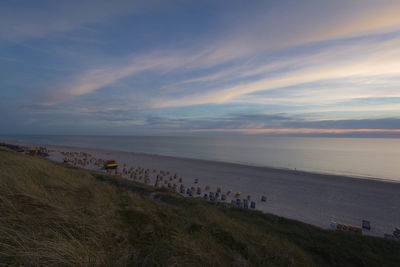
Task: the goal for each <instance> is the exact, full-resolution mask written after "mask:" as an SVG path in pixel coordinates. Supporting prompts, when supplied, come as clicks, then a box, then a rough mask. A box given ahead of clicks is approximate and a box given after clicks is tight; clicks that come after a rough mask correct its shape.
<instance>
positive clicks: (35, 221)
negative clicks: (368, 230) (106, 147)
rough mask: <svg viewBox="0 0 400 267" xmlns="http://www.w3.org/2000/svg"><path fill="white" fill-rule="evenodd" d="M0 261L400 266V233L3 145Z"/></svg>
mask: <svg viewBox="0 0 400 267" xmlns="http://www.w3.org/2000/svg"><path fill="white" fill-rule="evenodd" d="M0 263H2V264H5V265H15V266H18V265H28V266H30V265H33V266H35V265H44V266H49V265H63V266H69V265H70V266H126V265H130V266H131V265H132V266H137V265H140V266H147V265H162V266H170V265H177V266H399V264H400V242H396V241H390V240H384V239H381V238H373V237H368V236H361V235H357V234H353V233H344V232H343V233H341V232H332V231H327V230H322V229H319V228H317V227H314V226H311V225H308V224H305V223H301V222H298V221H294V220H289V219H285V218H282V217H278V216H274V215H269V214H263V213H261V212H258V211H252V210H244V209H239V208H235V207H231V206H230V205H224V204H217V203H211V202H207V201H204V200H202V199H188V198H184V197H182V196H180V195H178V194H175V193H171V192H168V191H166V190H161V189H160V190H156V189H155V188H153V187H150V186H145V185H143V184H139V183H135V182H130V181H127V180H124V179H121V178H117V177H113V176H109V175H106V174H104V173H100V172H93V171H88V170H84V169H78V168H74V167H70V166H67V165H63V164H60V163H55V162H52V161H50V160H47V159H43V158H38V157H32V156H27V155H23V154H19V153H17V152H13V151H10V150H6V149H3V148H0ZM0 265H1V264H0Z"/></svg>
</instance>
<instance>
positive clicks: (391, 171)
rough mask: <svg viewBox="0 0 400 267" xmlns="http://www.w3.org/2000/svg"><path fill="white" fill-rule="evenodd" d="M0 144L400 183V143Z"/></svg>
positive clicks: (238, 139) (177, 140)
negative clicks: (137, 154)
mask: <svg viewBox="0 0 400 267" xmlns="http://www.w3.org/2000/svg"><path fill="white" fill-rule="evenodd" d="M0 138H2V139H13V140H19V141H25V142H36V143H43V144H55V145H66V146H76V147H87V148H102V149H113V150H122V151H130V152H141V153H148V154H158V155H166V156H174V157H184V158H194V159H207V160H214V161H224V162H233V163H242V164H248V165H255V166H268V167H277V168H289V169H295V168H296V169H297V170H304V171H312V172H320V173H332V174H343V175H350V176H367V177H376V178H384V179H390V180H396V181H400V139H380V138H311V137H307V138H292V137H264V136H223V137H222V136H213V137H210V136H207V137H205V136H202V137H200V136H180V137H155V136H154V137H148V136H146V137H140V136H43V135H41V136H0Z"/></svg>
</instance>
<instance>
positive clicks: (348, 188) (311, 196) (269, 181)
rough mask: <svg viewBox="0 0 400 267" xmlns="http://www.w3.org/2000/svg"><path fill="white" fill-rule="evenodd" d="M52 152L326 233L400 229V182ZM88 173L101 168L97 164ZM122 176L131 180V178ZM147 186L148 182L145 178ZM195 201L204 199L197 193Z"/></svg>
mask: <svg viewBox="0 0 400 267" xmlns="http://www.w3.org/2000/svg"><path fill="white" fill-rule="evenodd" d="M14 143H17V144H25V145H26V144H27V143H21V142H14ZM46 147H48V148H49V149H52V150H55V151H56V152H53V153H50V158H51V159H53V160H55V161H62V158H63V155H62V154H61V153H60V151H66V152H67V151H74V152H86V153H89V154H91V155H92V156H93V157H96V158H102V159H105V160H107V159H113V160H116V161H117V162H118V163H119V164H120V166H121V167H122V166H123V165H124V164H126V166H127V169H129V168H131V167H134V168H138V167H139V166H140V167H141V168H144V169H145V170H146V169H147V168H148V169H149V170H153V169H156V170H157V172H156V173H154V172H153V171H151V172H149V176H148V179H149V181H148V182H149V183H150V184H153V185H154V184H155V182H156V177H157V174H159V172H163V174H164V179H167V180H169V178H170V177H172V180H170V184H171V187H172V186H173V184H177V185H180V184H181V183H180V182H179V180H180V179H181V180H182V184H184V186H185V187H186V188H191V187H193V188H195V189H197V188H198V187H200V188H201V189H202V194H204V193H207V191H206V190H205V189H206V187H207V186H209V187H210V190H209V191H212V192H217V189H218V188H219V189H220V191H221V192H222V193H224V194H226V193H227V192H228V191H230V192H232V193H230V194H226V200H225V201H226V202H229V203H230V202H231V201H232V200H235V199H236V197H235V194H236V193H237V192H240V193H241V198H243V199H245V198H249V199H251V201H254V202H255V204H256V209H258V210H261V211H263V212H265V213H271V214H275V215H279V216H283V217H287V218H290V219H296V220H300V221H303V222H306V223H309V224H313V225H315V226H318V227H321V228H325V229H327V228H329V226H330V223H331V221H335V222H337V223H344V224H349V225H354V226H361V223H362V220H368V221H370V222H371V230H370V231H366V230H364V233H365V234H368V235H373V236H383V235H384V233H391V232H392V231H393V229H394V227H397V226H399V225H400V212H399V211H400V194H399V192H400V183H396V182H390V181H382V180H374V179H370V178H368V179H367V178H358V177H357V178H355V177H346V176H338V175H327V174H318V173H309V172H301V171H293V170H284V169H274V168H267V167H255V166H247V165H241V164H233V163H224V162H214V161H207V160H197V159H186V158H176V157H168V156H159V155H149V154H142V153H134V152H122V151H112V150H103V149H91V148H78V147H66V146H55V145H46ZM86 168H89V169H98V167H97V166H94V165H92V164H91V165H88V166H86ZM121 170H122V168H121ZM167 173H168V174H167ZM175 174H177V175H176V178H175V177H174V175H175ZM122 176H124V177H126V178H128V179H129V178H130V177H131V175H130V174H122ZM143 177H144V176H143ZM141 181H142V182H144V178H143V179H142V180H141ZM167 185H168V182H166V183H165V186H167ZM196 191H197V190H196ZM194 196H199V195H197V194H196V193H194ZM200 196H202V195H200ZM263 196H265V197H266V201H265V202H264V201H262V197H263ZM249 206H250V205H249Z"/></svg>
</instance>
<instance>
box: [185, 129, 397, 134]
mask: <svg viewBox="0 0 400 267" xmlns="http://www.w3.org/2000/svg"><path fill="white" fill-rule="evenodd" d="M191 132H234V133H247V134H265V133H272V134H319V133H328V134H344V133H400V129H311V128H298V129H297V128H288V129H196V130H191Z"/></svg>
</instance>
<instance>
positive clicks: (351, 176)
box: [0, 139, 400, 184]
mask: <svg viewBox="0 0 400 267" xmlns="http://www.w3.org/2000/svg"><path fill="white" fill-rule="evenodd" d="M0 142H9V143H10V144H19V145H25V146H29V145H31V146H53V147H63V148H67V149H84V150H98V151H104V152H106V151H110V152H115V153H132V154H136V155H138V156H140V155H141V156H150V157H160V158H170V159H175V160H193V161H203V162H206V163H221V164H228V165H229V164H230V165H237V166H242V167H252V168H261V169H267V170H271V171H274V170H275V171H283V172H292V173H294V174H299V175H318V176H326V177H332V178H335V177H336V178H348V179H358V180H370V181H377V182H384V183H394V184H400V180H394V179H389V178H384V177H377V176H368V175H361V174H360V175H357V174H344V173H343V174H342V173H333V172H332V173H331V172H323V171H320V172H319V171H307V170H298V169H291V168H285V167H274V166H267V165H257V164H250V163H242V162H230V161H223V160H208V159H200V158H188V157H178V156H168V155H160V154H151V153H144V152H134V151H128V150H118V149H104V148H92V147H78V146H68V145H55V144H44V143H35V142H25V141H18V140H11V139H0Z"/></svg>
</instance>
